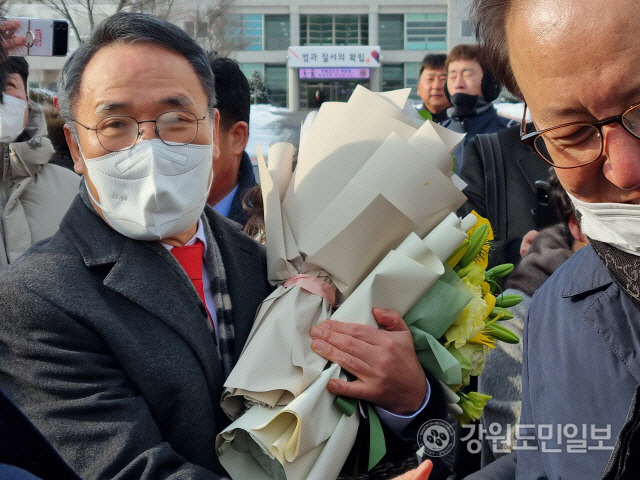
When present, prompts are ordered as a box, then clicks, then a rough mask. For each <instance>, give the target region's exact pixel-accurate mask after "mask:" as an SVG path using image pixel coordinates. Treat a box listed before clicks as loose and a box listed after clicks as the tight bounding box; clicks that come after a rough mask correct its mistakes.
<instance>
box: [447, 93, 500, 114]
mask: <svg viewBox="0 0 640 480" xmlns="http://www.w3.org/2000/svg"><path fill="white" fill-rule="evenodd" d="M491 105H492V103H491V102H487V101H486V100H485V98H484V97H483V96H482V95H467V94H466V93H454V94H453V95H451V106H450V107H449V108H447V115H448V116H449V117H450V118H455V119H456V120H458V119H464V118H466V117H475V116H477V115H480V114H481V113H484V112H486V111H487V110H489V109H490V108H491Z"/></svg>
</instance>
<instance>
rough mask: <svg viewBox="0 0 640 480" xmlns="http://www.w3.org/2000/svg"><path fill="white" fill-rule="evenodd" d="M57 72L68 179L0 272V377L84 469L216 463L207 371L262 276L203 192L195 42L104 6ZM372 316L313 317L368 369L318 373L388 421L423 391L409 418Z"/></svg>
mask: <svg viewBox="0 0 640 480" xmlns="http://www.w3.org/2000/svg"><path fill="white" fill-rule="evenodd" d="M59 87H60V91H59V104H60V110H61V114H62V116H63V118H64V119H65V122H66V125H65V135H66V139H67V142H68V144H69V149H70V151H71V155H72V157H73V160H74V168H75V170H76V172H77V173H79V174H82V175H83V177H84V179H83V184H82V185H81V188H80V193H79V195H78V196H77V197H76V198H75V199H74V201H73V203H72V205H71V207H70V209H69V211H68V213H67V214H66V215H65V217H64V218H63V220H62V222H61V225H60V230H59V231H58V232H57V233H56V234H54V236H53V237H52V238H51V239H49V240H45V241H43V242H41V243H39V244H37V245H36V246H35V247H33V248H32V249H31V250H30V251H29V252H28V253H27V254H25V256H24V257H22V258H21V259H20V260H18V261H17V262H16V263H15V265H12V266H10V267H9V269H8V270H7V271H6V273H4V274H3V275H2V276H0V305H2V307H1V309H0V315H1V317H0V318H1V321H0V387H1V388H2V389H3V390H4V391H6V392H7V394H8V395H9V396H10V397H11V398H12V399H13V400H14V401H15V403H16V404H18V406H20V407H21V408H22V409H23V410H24V412H25V413H26V415H27V416H29V417H30V419H31V420H32V421H33V423H34V424H35V425H36V426H37V427H38V428H39V429H40V430H41V431H42V432H43V433H44V435H45V436H46V437H47V438H48V439H49V440H50V441H51V443H52V444H53V445H54V446H55V447H56V448H57V449H58V450H59V451H60V453H61V454H62V456H63V458H64V459H65V460H66V461H67V462H68V463H69V465H70V466H71V467H72V468H73V469H74V470H76V471H77V472H78V474H79V475H80V476H81V477H82V478H84V479H85V480H91V479H106V478H118V479H120V480H143V479H144V480H151V479H154V480H155V479H165V478H166V479H169V478H171V479H178V478H180V479H211V480H213V479H220V478H221V477H222V476H223V475H224V474H225V472H224V469H223V468H222V467H221V466H220V464H219V462H218V460H217V458H216V453H215V438H216V434H217V433H219V432H220V431H221V430H222V429H223V428H224V427H226V426H227V425H228V424H229V419H228V418H226V417H225V415H224V414H223V412H222V410H221V408H220V404H219V402H220V397H221V394H222V389H223V383H224V380H225V378H226V377H227V375H228V374H229V372H230V371H231V369H232V367H233V365H234V364H235V362H236V360H237V358H238V356H239V355H240V353H241V351H242V346H243V344H244V342H245V341H246V338H247V336H248V334H249V331H250V329H251V327H252V323H253V319H254V316H255V312H256V309H257V307H258V305H259V303H260V302H261V301H262V300H263V299H264V298H265V297H266V296H267V295H268V294H269V292H270V291H271V286H270V285H269V283H268V282H267V272H266V262H265V256H264V249H263V247H262V246H260V245H259V244H257V243H256V242H254V241H253V240H252V239H251V238H250V237H248V236H246V235H244V234H243V233H241V232H240V231H239V227H238V226H237V225H236V224H232V223H231V222H229V221H227V220H226V219H224V218H223V217H222V216H220V215H219V214H217V213H215V212H214V211H213V210H212V209H210V208H209V207H205V203H206V200H207V196H208V193H209V188H210V186H211V182H212V178H213V174H214V172H213V169H212V159H213V158H214V157H216V156H217V155H218V146H217V137H218V120H219V115H218V113H217V111H216V110H215V108H214V107H215V88H214V78H213V74H212V72H211V69H210V67H209V63H208V60H207V56H206V55H205V53H204V52H203V51H202V49H201V48H200V47H199V46H197V45H196V44H195V42H194V41H193V40H192V39H191V38H190V37H189V36H188V35H187V34H186V33H185V32H184V31H182V30H180V29H179V28H178V27H176V26H175V25H172V24H170V23H168V22H166V21H164V20H161V19H159V18H156V17H153V16H150V15H143V14H134V13H119V14H116V15H114V16H112V17H110V18H108V19H107V20H105V21H104V22H103V23H102V24H100V26H98V27H97V28H96V30H95V31H94V32H92V34H91V36H90V38H88V39H87V40H86V41H85V42H84V43H83V44H82V45H81V46H80V47H79V48H78V49H77V50H76V51H75V52H74V53H73V55H72V56H71V57H70V58H69V59H68V60H67V62H66V64H65V67H64V69H63V72H62V76H61V81H60V86H59ZM374 315H376V314H374ZM376 317H377V318H378V319H379V321H380V322H381V323H383V322H384V325H385V326H386V327H387V328H386V329H379V330H378V329H375V328H373V329H371V330H372V331H371V332H369V333H370V336H372V337H375V338H377V339H380V338H384V339H385V340H386V343H385V345H386V348H384V349H383V350H384V351H379V350H377V349H376V342H372V344H371V345H366V346H362V347H360V348H359V349H358V352H355V353H353V352H345V351H343V348H344V346H343V343H341V342H345V341H346V342H347V343H349V337H350V336H351V335H350V332H351V330H350V329H351V328H353V329H357V328H358V327H360V326H359V325H358V326H349V325H346V326H345V327H344V329H341V330H343V331H342V332H341V334H340V335H338V333H336V332H332V331H326V332H325V333H324V335H323V339H324V340H325V341H326V344H327V348H326V352H327V353H326V357H327V358H331V359H332V360H333V361H336V362H337V363H341V362H342V363H348V364H350V365H354V364H355V363H357V360H358V354H362V355H365V354H366V355H367V356H368V357H369V358H371V357H374V356H375V358H374V359H373V360H374V361H371V362H370V365H369V368H370V370H371V372H372V373H370V374H369V376H368V377H367V378H362V377H361V375H360V374H359V372H358V371H355V372H353V369H351V370H350V371H352V372H353V373H354V374H355V376H356V377H358V379H357V380H355V381H353V382H348V383H347V382H338V383H339V384H338V385H334V386H333V387H332V389H333V390H335V391H334V393H337V394H340V395H349V396H353V397H355V398H366V399H368V400H370V401H371V402H372V403H373V404H375V405H377V406H380V407H383V408H385V409H387V410H388V412H387V413H388V414H389V415H390V416H391V417H393V415H394V414H400V415H402V416H404V417H408V418H409V420H408V421H407V422H406V423H404V426H406V425H407V424H408V423H410V422H411V420H413V417H411V415H408V416H407V415H406V414H412V413H413V412H414V411H415V410H418V408H419V407H420V406H421V405H422V404H424V403H429V405H427V407H426V408H425V409H424V410H423V411H422V413H421V415H420V416H418V417H416V421H417V422H419V423H418V425H417V426H416V430H417V428H419V426H420V423H422V422H424V421H425V420H426V419H425V418H424V415H428V414H429V412H430V411H429V406H430V405H432V404H435V405H436V407H437V406H438V402H437V398H436V401H433V400H434V397H435V394H432V395H431V400H432V401H430V402H427V400H428V397H427V395H426V392H427V390H426V388H427V387H426V379H425V374H424V371H423V370H422V368H421V367H420V364H419V362H418V360H417V357H416V354H415V351H414V348H413V342H412V339H411V334H410V332H409V330H408V328H407V327H406V325H404V323H403V322H402V319H401V318H400V316H399V315H398V314H397V312H392V311H381V312H380V313H379V314H377V315H376ZM401 327H404V328H401ZM398 330H402V331H400V332H399V331H398ZM336 336H338V337H339V339H338V340H336ZM351 343H352V342H351ZM372 350H373V351H374V352H375V355H374V354H373V353H372ZM385 357H386V358H385ZM267 358H268V356H267ZM378 361H380V362H386V363H387V364H390V363H391V364H393V365H394V366H398V368H399V369H400V370H399V371H400V372H402V374H400V375H396V377H397V378H395V379H393V380H394V381H389V380H388V378H387V377H388V375H389V374H390V373H389V372H385V371H384V370H385V369H383V368H382V367H381V366H380V365H378V364H377V363H376V362H378ZM342 363H341V364H342ZM385 375H386V376H387V377H385ZM355 389H357V390H358V391H356V390H355ZM432 391H435V392H437V391H438V386H437V385H435V386H434V387H433V388H432ZM398 392H401V393H398ZM440 406H443V404H440ZM396 416H398V415H396ZM381 417H382V416H381ZM400 420H401V421H404V420H406V418H401V419H400ZM392 427H393V425H392ZM399 430H402V427H401V428H398V429H397V430H396V431H399ZM409 431H411V430H409ZM414 439H415V435H413V436H411V439H410V440H414ZM394 443H395V444H396V445H405V443H403V442H401V441H400V440H399V439H398V440H397V441H395V442H394ZM407 445H410V446H413V445H414V442H413V441H412V442H410V443H408V444H407ZM411 451H412V450H411V448H410V447H408V449H407V450H405V452H403V453H405V455H407V454H408V453H409V452H411ZM428 469H429V465H428V464H426V465H425V466H424V467H422V469H421V470H420V471H419V472H415V473H413V474H410V476H408V477H405V478H406V479H407V480H410V479H414V478H419V475H421V476H422V477H425V475H427V474H428V472H427V470H428Z"/></svg>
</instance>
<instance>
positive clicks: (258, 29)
mask: <svg viewBox="0 0 640 480" xmlns="http://www.w3.org/2000/svg"><path fill="white" fill-rule="evenodd" d="M229 20H230V23H231V24H232V25H234V26H235V28H234V31H233V32H232V37H235V38H242V40H243V43H244V45H245V47H244V48H243V50H252V51H256V50H262V15H259V14H250V15H244V14H243V15H237V14H233V15H229Z"/></svg>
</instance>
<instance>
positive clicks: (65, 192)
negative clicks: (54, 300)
mask: <svg viewBox="0 0 640 480" xmlns="http://www.w3.org/2000/svg"><path fill="white" fill-rule="evenodd" d="M4 68H5V70H6V81H5V88H4V95H3V98H2V104H0V148H1V149H2V163H0V180H1V183H0V271H1V270H3V269H4V268H6V267H7V266H8V265H9V264H10V263H12V262H14V261H15V260H16V259H17V258H18V257H20V255H22V254H23V253H24V252H25V251H26V250H27V249H28V248H29V246H31V244H33V243H35V242H37V241H39V240H42V239H44V238H47V237H50V236H51V235H53V233H54V232H55V231H56V230H57V229H58V224H59V223H60V219H61V218H62V216H63V215H64V213H65V212H66V211H67V208H68V207H69V205H70V204H71V200H72V199H73V197H75V195H76V193H77V191H78V184H79V183H80V177H78V175H75V174H74V173H73V172H71V171H69V170H67V169H64V168H61V167H59V166H57V165H51V164H49V160H50V159H51V157H52V156H53V154H54V149H53V147H52V145H51V142H50V141H49V139H48V138H47V136H46V135H47V126H46V122H45V118H44V115H43V113H42V109H41V108H40V106H39V105H37V104H36V103H34V102H32V101H30V100H29V98H28V96H27V78H28V75H29V65H28V64H27V61H26V60H25V59H24V58H22V57H7V60H6V62H5V63H4Z"/></svg>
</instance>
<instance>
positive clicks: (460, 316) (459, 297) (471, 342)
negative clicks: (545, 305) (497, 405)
mask: <svg viewBox="0 0 640 480" xmlns="http://www.w3.org/2000/svg"><path fill="white" fill-rule="evenodd" d="M474 214H475V212H474ZM476 217H477V219H478V221H477V223H476V225H475V226H474V227H473V228H471V229H470V230H469V231H468V232H467V233H468V238H467V239H465V240H464V241H463V242H462V243H461V244H460V245H459V246H458V248H456V250H455V252H454V253H453V254H452V255H451V256H450V257H449V258H448V259H447V261H446V265H447V272H446V273H445V274H444V275H443V276H442V277H441V278H440V279H439V280H438V282H436V284H435V285H434V286H433V287H431V288H430V289H429V290H428V291H427V293H426V294H425V295H424V296H423V297H422V298H421V299H420V300H419V301H418V302H417V303H416V304H415V305H414V306H413V308H412V309H411V310H410V311H409V312H408V313H407V314H406V315H405V317H404V319H405V321H406V323H407V324H408V325H409V330H410V331H411V334H412V336H413V342H414V345H415V347H416V351H417V352H418V359H419V360H420V363H421V364H422V366H423V367H424V368H425V369H427V370H428V371H430V372H431V373H432V374H434V375H435V376H436V377H437V378H438V379H439V380H440V381H441V382H442V383H444V384H445V385H446V387H447V388H450V389H451V390H452V391H455V392H456V395H455V396H453V398H456V397H457V398H458V400H457V402H456V406H454V407H452V408H451V413H452V414H453V416H454V417H455V418H456V419H457V420H458V421H459V422H460V423H463V424H464V423H469V422H470V421H473V420H477V419H479V418H480V415H481V414H482V409H483V408H484V406H485V404H486V403H487V401H488V400H489V399H490V398H491V397H490V396H488V395H484V394H481V393H478V392H469V393H463V392H461V391H460V387H463V386H466V385H469V382H470V377H471V376H478V375H480V374H481V373H482V370H483V369H484V364H485V358H486V355H487V354H488V353H489V351H490V350H491V349H492V348H495V344H496V342H497V341H503V342H506V343H518V342H519V341H520V339H519V338H518V336H517V335H516V334H514V333H513V332H512V331H511V330H509V329H508V328H507V327H504V326H503V325H501V324H499V323H498V322H499V321H500V320H507V319H510V318H513V314H512V313H511V312H510V311H509V310H508V307H512V306H514V305H517V304H518V303H520V302H521V301H522V297H520V296H519V295H503V294H501V293H498V290H500V286H499V285H498V283H497V280H498V279H499V278H501V277H504V276H506V275H508V274H509V273H511V271H512V270H513V265H512V264H503V265H498V266H495V267H493V268H492V269H490V270H488V271H487V270H486V268H487V257H488V253H489V241H490V240H493V233H492V230H491V225H490V224H489V222H488V221H487V220H486V219H485V218H482V217H479V216H477V215H476Z"/></svg>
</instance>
